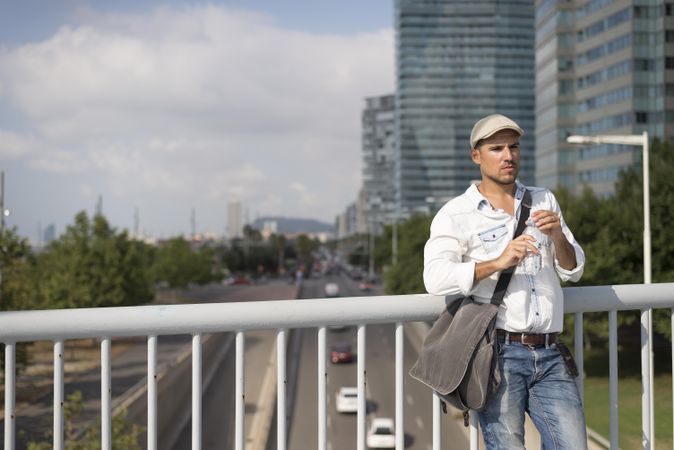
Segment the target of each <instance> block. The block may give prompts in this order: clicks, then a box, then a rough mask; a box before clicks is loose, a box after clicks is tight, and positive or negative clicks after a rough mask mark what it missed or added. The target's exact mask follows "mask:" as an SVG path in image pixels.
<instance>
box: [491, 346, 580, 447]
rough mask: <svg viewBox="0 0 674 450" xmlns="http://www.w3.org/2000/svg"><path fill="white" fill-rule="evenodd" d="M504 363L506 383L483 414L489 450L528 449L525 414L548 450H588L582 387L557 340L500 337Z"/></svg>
mask: <svg viewBox="0 0 674 450" xmlns="http://www.w3.org/2000/svg"><path fill="white" fill-rule="evenodd" d="M499 364H500V367H501V384H500V385H499V387H498V389H497V391H496V392H495V393H494V394H493V396H492V398H491V399H489V401H488V403H487V406H486V407H485V408H484V409H483V410H482V411H480V413H479V417H480V427H481V428H482V436H483V437H484V441H485V445H486V448H487V450H492V449H493V450H496V449H498V450H505V449H524V413H525V412H527V413H528V414H529V416H530V417H531V420H532V421H533V423H534V425H536V428H537V429H538V431H539V432H540V434H541V448H542V449H544V450H553V449H554V450H562V449H564V450H582V449H587V436H586V434H585V415H584V414H583V405H582V402H581V399H580V395H579V393H578V388H577V386H576V383H575V381H574V379H573V378H572V377H571V376H570V375H569V374H568V372H567V369H566V366H565V364H564V360H563V359H562V356H561V355H560V353H559V351H558V350H557V346H556V344H551V345H550V346H549V348H545V345H540V346H528V345H524V344H520V343H517V342H512V343H509V344H506V343H504V342H502V341H499Z"/></svg>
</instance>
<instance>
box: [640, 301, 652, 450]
mask: <svg viewBox="0 0 674 450" xmlns="http://www.w3.org/2000/svg"><path fill="white" fill-rule="evenodd" d="M648 311H649V310H647V309H642V310H641V385H642V392H641V434H642V447H643V449H644V450H650V449H652V448H653V441H652V436H651V420H652V418H651V395H650V394H651V352H650V342H649V340H650V336H649V335H650V331H651V330H650V326H649V325H650V324H649V314H648Z"/></svg>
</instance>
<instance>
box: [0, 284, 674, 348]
mask: <svg viewBox="0 0 674 450" xmlns="http://www.w3.org/2000/svg"><path fill="white" fill-rule="evenodd" d="M564 296H565V299H566V300H565V312H566V313H576V312H596V311H610V310H618V311H619V310H628V309H647V308H671V307H674V283H657V284H651V285H643V284H631V285H613V286H591V287H573V288H565V289H564ZM454 297H456V296H454ZM354 302H357V303H358V307H357V308H354V307H353V305H354ZM444 306H445V297H443V296H432V295H426V294H416V295H383V296H378V297H349V298H339V299H329V300H327V299H324V298H321V299H309V300H274V301H259V302H234V303H208V304H198V305H193V304H190V305H148V306H125V307H114V308H84V309H67V310H66V309H57V310H40V311H7V312H2V313H0V342H22V341H36V340H51V341H56V340H64V339H78V338H87V337H92V336H114V337H123V336H141V335H145V336H147V335H170V334H191V333H216V332H224V331H239V330H241V331H245V330H267V329H278V328H286V329H287V328H315V327H317V326H319V327H320V326H330V325H361V324H382V323H395V322H413V321H429V320H435V318H437V316H438V314H439V313H440V311H442V309H443V308H444Z"/></svg>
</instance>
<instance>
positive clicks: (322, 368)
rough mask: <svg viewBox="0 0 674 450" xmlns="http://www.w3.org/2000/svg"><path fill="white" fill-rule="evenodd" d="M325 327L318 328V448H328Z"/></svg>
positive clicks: (320, 449) (322, 449)
mask: <svg viewBox="0 0 674 450" xmlns="http://www.w3.org/2000/svg"><path fill="white" fill-rule="evenodd" d="M325 347H326V338H325V327H320V328H319V329H318V450H327V448H328V414H327V393H326V391H327V384H328V383H327V381H328V370H327V367H326V366H327V364H326V360H327V355H326V350H325Z"/></svg>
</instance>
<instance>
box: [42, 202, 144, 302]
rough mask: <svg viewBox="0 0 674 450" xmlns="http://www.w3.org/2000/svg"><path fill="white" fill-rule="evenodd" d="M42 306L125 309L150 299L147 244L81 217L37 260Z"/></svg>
mask: <svg viewBox="0 0 674 450" xmlns="http://www.w3.org/2000/svg"><path fill="white" fill-rule="evenodd" d="M38 279H39V281H38V289H39V297H40V301H41V303H42V304H41V307H44V308H74V307H96V306H123V305H135V304H141V303H145V302H147V301H149V300H151V299H152V298H153V295H154V292H153V288H152V283H151V278H150V273H149V271H148V251H147V248H146V246H145V244H143V243H141V242H138V241H132V240H130V239H129V237H128V235H127V233H126V231H123V232H117V231H116V230H115V229H114V228H112V227H111V226H110V225H109V224H108V221H107V220H106V219H105V217H103V216H102V215H96V216H94V218H93V220H90V219H89V218H88V216H87V214H86V213H85V212H80V213H78V214H77V215H76V216H75V223H74V224H73V225H70V226H68V227H67V229H66V232H65V233H64V234H63V235H62V236H61V237H60V238H59V239H57V240H55V241H52V242H51V243H50V244H49V245H48V246H47V248H46V249H45V250H44V251H43V252H42V253H41V254H40V255H39V257H38Z"/></svg>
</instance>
